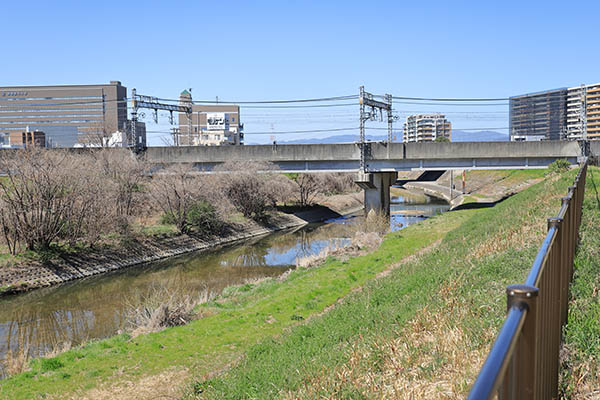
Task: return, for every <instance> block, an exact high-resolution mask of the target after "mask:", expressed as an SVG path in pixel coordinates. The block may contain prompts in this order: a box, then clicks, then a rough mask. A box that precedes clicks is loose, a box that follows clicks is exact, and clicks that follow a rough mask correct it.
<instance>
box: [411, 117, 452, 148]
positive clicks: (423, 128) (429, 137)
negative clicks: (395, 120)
mask: <svg viewBox="0 0 600 400" xmlns="http://www.w3.org/2000/svg"><path fill="white" fill-rule="evenodd" d="M451 133H452V124H451V123H450V121H448V120H447V119H446V116H445V115H444V114H415V115H410V116H408V117H407V118H406V122H405V123H404V140H403V141H404V143H411V142H433V141H434V140H435V139H436V138H438V137H445V138H447V139H448V140H450V137H451Z"/></svg>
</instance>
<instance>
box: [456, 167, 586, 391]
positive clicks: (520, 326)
mask: <svg viewBox="0 0 600 400" xmlns="http://www.w3.org/2000/svg"><path fill="white" fill-rule="evenodd" d="M587 165H588V162H587V159H585V160H584V161H583V162H582V163H581V165H580V168H579V173H578V174H577V178H576V179H575V182H574V185H573V186H569V192H568V195H567V196H566V197H563V198H562V207H561V208H560V211H559V213H558V215H557V216H556V217H553V218H549V219H548V234H547V235H546V238H545V239H544V242H543V243H542V246H541V248H540V250H539V252H538V254H537V257H536V258H535V261H534V262H533V267H532V268H531V271H530V272H529V276H528V277H527V280H526V281H525V283H524V284H522V285H511V286H508V287H507V288H506V295H507V309H508V313H507V316H506V320H505V322H504V325H502V329H501V330H500V333H499V334H498V337H497V338H496V342H495V343H494V346H493V347H492V349H491V351H490V353H489V355H488V357H487V359H486V360H485V363H484V364H483V367H482V368H481V371H480V373H479V376H478V377H477V380H476V381H475V384H474V385H473V388H472V389H471V393H470V394H469V397H468V398H469V399H472V400H475V399H477V400H479V399H491V398H493V397H494V396H496V394H497V395H498V397H499V398H500V399H555V398H557V396H558V373H559V370H558V368H559V350H560V344H561V339H562V327H563V325H564V324H565V322H566V321H567V311H568V303H569V282H570V281H571V278H572V276H573V260H574V257H575V249H576V247H577V241H578V237H579V225H580V223H581V210H582V205H583V196H584V191H585V177H586V173H587Z"/></svg>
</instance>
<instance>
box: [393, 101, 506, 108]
mask: <svg viewBox="0 0 600 400" xmlns="http://www.w3.org/2000/svg"><path fill="white" fill-rule="evenodd" d="M394 104H417V105H423V106H425V105H426V106H452V107H459V106H460V107H465V106H467V107H468V106H474V107H481V106H507V105H509V103H437V102H427V103H426V102H419V101H396V102H394Z"/></svg>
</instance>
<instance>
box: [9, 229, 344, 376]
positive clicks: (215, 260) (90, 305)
mask: <svg viewBox="0 0 600 400" xmlns="http://www.w3.org/2000/svg"><path fill="white" fill-rule="evenodd" d="M345 237H346V236H345V229H343V226H342V225H341V224H335V223H333V224H326V225H314V224H311V225H308V226H306V227H304V228H302V229H299V230H296V231H293V232H283V233H277V234H273V235H270V236H268V237H264V238H260V239H255V240H250V241H247V242H244V243H243V244H238V245H234V246H228V247H223V248H220V249H217V250H213V251H211V252H206V253H196V254H190V255H186V256H182V257H178V258H174V259H169V260H165V261H162V262H158V263H153V264H148V265H142V266H138V267H132V268H127V269H124V270H121V271H115V272H113V273H109V274H106V275H102V276H97V277H92V278H89V279H85V280H79V281H74V282H71V283H67V284H64V285H60V286H55V287H51V288H44V289H39V290H35V291H33V292H30V293H25V294H22V295H17V296H10V297H5V298H0V359H2V360H4V358H5V355H6V353H7V351H8V350H9V349H12V350H13V351H17V350H18V349H28V351H29V353H30V355H31V356H32V357H36V356H39V355H42V354H44V353H47V352H48V351H49V350H50V349H52V348H54V347H56V346H57V345H61V344H63V343H70V344H73V345H76V344H79V343H82V342H85V341H88V340H90V339H96V338H103V337H108V336H111V335H114V334H115V333H116V332H117V331H118V330H120V329H123V328H124V325H125V323H126V317H127V316H126V314H127V311H128V310H130V309H132V308H133V307H135V306H137V305H139V304H140V303H141V301H142V299H143V298H144V297H146V296H147V295H148V294H149V293H151V292H152V291H154V290H157V287H160V288H161V290H164V289H165V288H167V290H168V289H169V288H172V289H173V290H175V289H177V290H178V292H181V293H187V294H190V295H193V294H195V293H196V294H197V293H199V292H201V291H204V290H209V291H211V292H213V293H218V292H220V291H221V290H223V288H225V287H226V286H229V285H233V284H240V283H243V282H245V281H247V280H252V279H256V278H262V277H273V276H278V275H280V274H282V273H283V272H285V271H286V270H288V269H289V268H291V267H292V266H293V265H295V262H296V258H297V257H304V256H306V255H310V254H315V253H319V252H320V251H321V250H322V249H324V248H325V247H327V246H329V245H330V244H332V243H337V245H338V246H342V245H345V244H347V243H348V239H346V238H345ZM0 375H2V369H1V367H0Z"/></svg>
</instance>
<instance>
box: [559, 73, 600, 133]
mask: <svg viewBox="0 0 600 400" xmlns="http://www.w3.org/2000/svg"><path fill="white" fill-rule="evenodd" d="M566 136H567V138H569V139H598V138H600V83H596V84H593V85H581V86H576V87H572V88H569V89H568V91H567V132H566Z"/></svg>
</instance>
